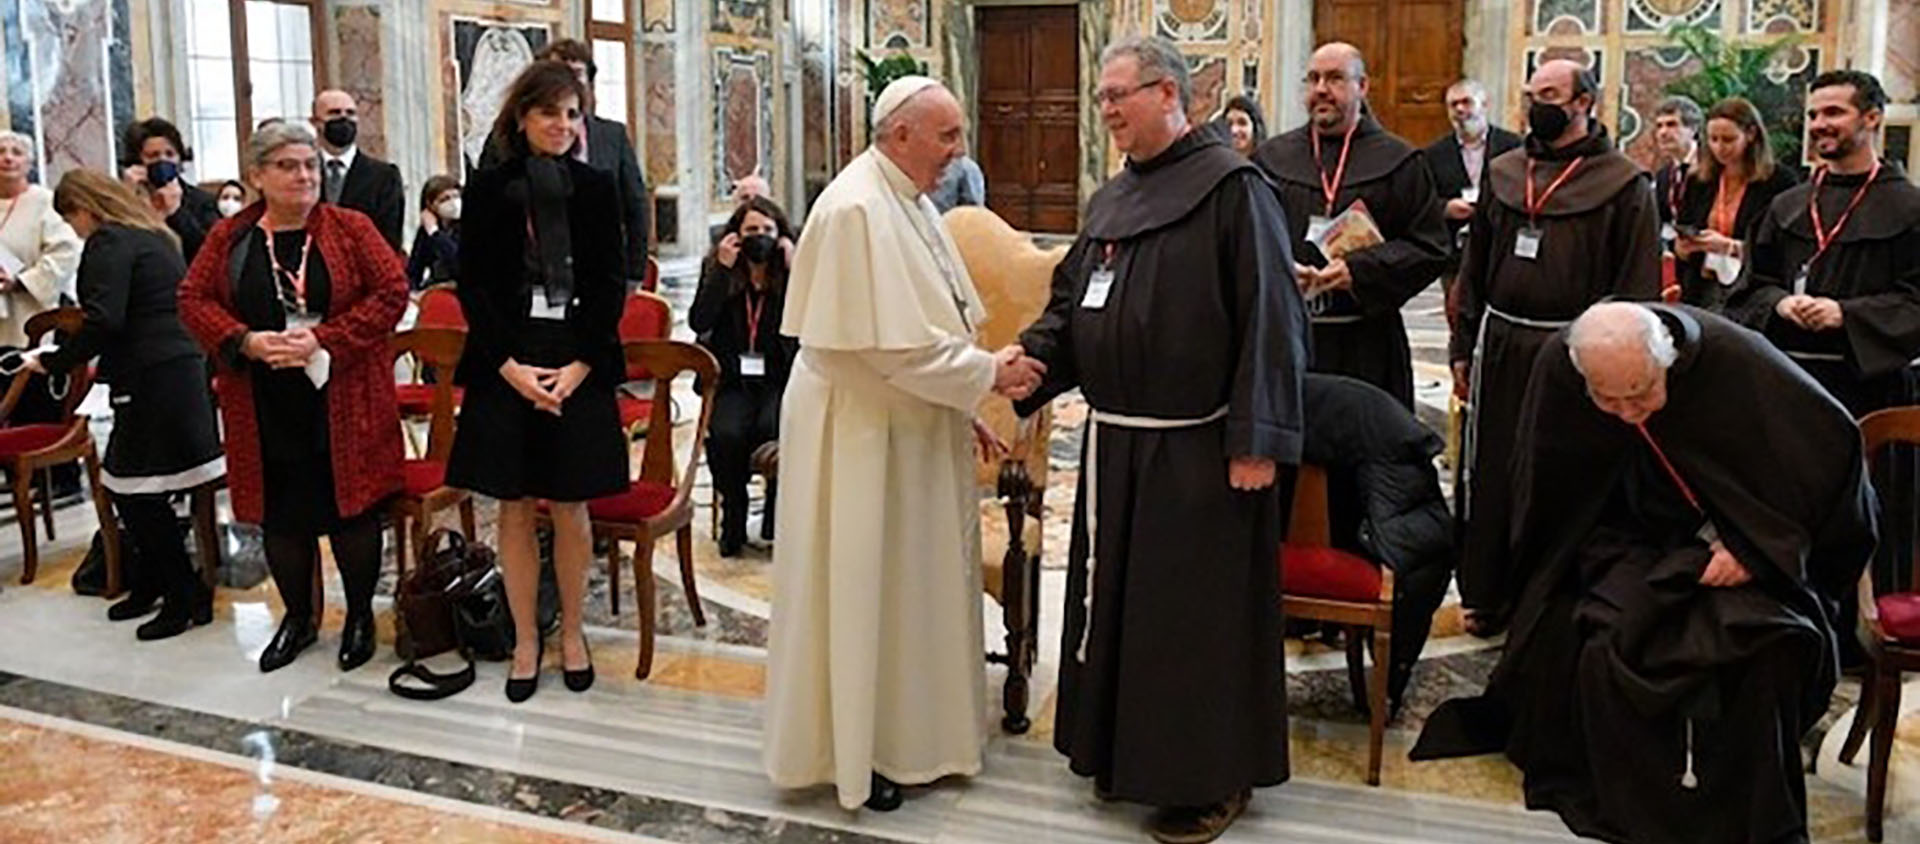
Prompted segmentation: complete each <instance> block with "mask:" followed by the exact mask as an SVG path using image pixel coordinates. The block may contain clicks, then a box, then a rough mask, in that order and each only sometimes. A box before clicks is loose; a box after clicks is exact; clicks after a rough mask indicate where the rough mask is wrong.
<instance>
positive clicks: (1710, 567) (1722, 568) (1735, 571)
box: [1700, 539, 1753, 588]
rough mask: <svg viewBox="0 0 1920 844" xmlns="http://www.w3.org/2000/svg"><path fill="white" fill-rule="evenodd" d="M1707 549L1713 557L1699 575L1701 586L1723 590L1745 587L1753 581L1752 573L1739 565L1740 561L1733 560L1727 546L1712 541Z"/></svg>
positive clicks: (1717, 541)
mask: <svg viewBox="0 0 1920 844" xmlns="http://www.w3.org/2000/svg"><path fill="white" fill-rule="evenodd" d="M1707 547H1708V550H1710V551H1712V552H1713V556H1712V558H1710V559H1708V560H1707V569H1706V571H1703V572H1701V573H1700V585H1701V586H1718V587H1723V588H1724V587H1729V586H1745V585H1746V584H1747V582H1748V581H1750V580H1753V573H1752V572H1749V571H1747V567H1746V566H1743V565H1741V564H1740V561H1739V560H1738V559H1735V558H1734V556H1733V552H1732V551H1728V550H1727V546H1725V545H1723V544H1721V543H1720V541H1719V540H1717V539H1716V540H1714V542H1713V544H1712V545H1709V546H1707Z"/></svg>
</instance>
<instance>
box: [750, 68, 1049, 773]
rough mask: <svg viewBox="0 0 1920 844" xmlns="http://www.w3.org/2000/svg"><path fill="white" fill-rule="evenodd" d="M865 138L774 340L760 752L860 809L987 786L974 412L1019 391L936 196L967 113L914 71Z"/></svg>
mask: <svg viewBox="0 0 1920 844" xmlns="http://www.w3.org/2000/svg"><path fill="white" fill-rule="evenodd" d="M873 119H874V127H873V138H874V142H873V146H872V147H870V148H868V149H867V151H866V152H864V153H862V154H861V155H859V156H858V157H856V158H855V159H854V160H853V161H852V162H851V163H849V164H848V165H847V167H846V169H845V170H842V171H841V173H840V175H839V176H837V177H835V178H834V180H833V183H832V184H830V185H828V186H827V189H826V190H825V191H824V192H822V193H821V194H820V198H819V199H818V200H816V201H815V203H814V206H813V211H812V214H811V216H810V217H809V218H808V220H807V229H806V232H805V233H804V234H802V235H801V237H800V244H799V248H798V251H797V253H796V254H795V256H794V265H793V271H792V273H791V274H790V275H789V285H790V286H789V288H788V292H787V301H786V310H785V312H784V314H783V320H782V324H781V329H780V333H782V334H785V335H787V336H790V337H797V338H799V340H800V354H799V356H798V357H797V358H796V359H795V361H794V363H793V369H792V374H791V376H790V377H789V379H788V382H787V391H786V393H785V395H784V398H783V401H782V404H781V410H780V487H781V489H780V492H781V498H780V506H779V508H778V509H777V510H776V511H775V516H774V518H775V522H776V524H777V526H778V530H779V535H780V541H779V543H778V544H776V545H775V546H774V550H773V596H774V597H773V608H772V619H771V629H770V632H769V636H768V647H767V650H768V653H767V698H766V724H767V726H766V746H765V748H764V761H765V765H766V770H767V773H768V775H769V776H770V777H771V778H772V780H773V782H774V783H775V784H776V785H780V786H783V787H787V788H800V787H805V786H810V785H816V784H820V783H832V784H833V785H834V786H835V788H836V790H837V792H838V796H839V800H840V804H841V805H842V806H844V807H846V808H849V809H852V808H855V807H858V806H860V805H862V804H863V803H864V804H865V805H866V806H867V807H868V808H871V809H876V810H881V811H887V810H891V809H895V808H898V807H899V806H900V802H901V794H900V789H899V786H900V785H901V784H921V783H929V782H932V781H934V780H936V779H939V778H941V777H943V776H947V775H952V774H959V775H971V774H974V773H978V772H979V770H980V764H981V751H982V749H983V747H984V746H985V744H986V740H987V735H988V729H989V720H988V716H987V711H986V704H987V692H986V685H985V684H986V665H985V663H984V659H985V657H984V650H983V648H982V644H983V641H984V640H983V638H982V637H983V634H982V632H981V618H980V600H981V597H980V596H981V589H980V521H979V519H980V510H979V496H978V494H977V493H976V491H975V489H974V474H973V472H974V457H973V454H972V452H971V448H972V446H973V443H974V442H975V437H976V436H979V434H978V433H977V432H979V431H983V430H984V429H983V428H981V427H980V426H978V425H977V424H975V422H974V421H973V410H974V408H975V407H976V406H977V405H978V404H979V403H980V400H981V399H982V398H984V397H985V396H986V395H987V392H988V391H989V390H992V389H1000V390H1003V391H1004V390H1007V389H1010V388H1012V387H1013V386H1016V385H1029V386H1030V385H1031V384H1032V383H1034V382H1036V381H1037V380H1038V373H1039V371H1040V370H1041V368H1042V367H1040V366H1039V364H1037V363H1035V362H1033V361H1031V360H1027V359H1020V358H1019V356H1018V349H1017V348H1015V349H1009V350H1005V351H1003V352H1002V353H1000V354H998V355H996V354H993V353H990V352H986V351H982V350H981V349H979V348H977V347H976V346H975V345H974V329H975V328H976V327H977V326H979V325H980V321H981V320H982V319H983V318H984V317H985V310H984V309H983V308H982V306H981V304H980V297H979V295H978V294H977V293H976V292H975V290H974V287H973V281H972V279H971V278H969V277H968V275H967V269H966V265H965V264H963V263H962V262H961V260H960V253H959V250H958V249H956V248H955V247H954V244H953V239H952V238H951V237H950V236H949V235H948V234H947V229H946V225H945V224H944V223H943V222H942V221H941V219H940V216H939V214H938V213H937V212H936V211H935V210H934V208H933V203H932V202H931V201H929V200H928V199H927V196H926V194H927V192H928V191H930V190H932V189H933V187H934V185H935V184H937V183H938V182H939V180H940V174H941V173H943V172H944V171H945V170H946V167H947V164H948V163H949V162H950V161H952V160H953V158H954V156H956V155H958V154H959V151H960V149H961V138H962V136H963V132H964V129H965V127H964V125H963V124H962V122H961V115H960V105H959V103H957V102H956V101H955V100H954V98H953V94H952V93H950V92H948V91H947V89H946V88H944V87H941V86H940V84H939V83H937V82H935V81H933V80H932V79H928V78H926V77H923V76H909V77H906V78H903V79H900V80H897V81H895V82H894V83H893V84H891V85H889V86H887V89H886V90H885V91H883V92H881V95H880V97H879V99H878V100H876V101H875V103H874V109H873Z"/></svg>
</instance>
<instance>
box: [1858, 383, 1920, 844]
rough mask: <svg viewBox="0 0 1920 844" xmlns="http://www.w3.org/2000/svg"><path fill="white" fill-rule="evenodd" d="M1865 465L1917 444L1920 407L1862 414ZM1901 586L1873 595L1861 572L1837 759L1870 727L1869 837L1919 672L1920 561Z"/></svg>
mask: <svg viewBox="0 0 1920 844" xmlns="http://www.w3.org/2000/svg"><path fill="white" fill-rule="evenodd" d="M1860 434H1861V436H1862V437H1863V438H1864V439H1865V440H1866V456H1867V463H1868V465H1872V464H1873V462H1874V460H1875V459H1876V458H1878V457H1879V456H1880V453H1881V452H1883V451H1885V450H1886V448H1887V446H1889V445H1893V444H1895V443H1905V444H1909V445H1920V407H1895V408H1889V409H1887V410H1880V411H1875V412H1873V413H1869V414H1867V415H1866V416H1865V417H1863V418H1861V420H1860ZM1912 577H1913V579H1912V581H1911V582H1909V583H1908V584H1907V588H1906V590H1905V591H1903V592H1894V593H1891V594H1886V595H1878V596H1876V595H1874V592H1873V567H1872V566H1871V565H1869V566H1868V567H1867V570H1866V571H1865V572H1863V573H1862V574H1861V575H1860V626H1859V628H1858V629H1859V631H1860V644H1861V645H1862V646H1864V647H1865V648H1866V651H1867V676H1866V677H1865V678H1864V680H1863V681H1862V682H1861V684H1860V709H1859V711H1858V712H1855V713H1854V715H1853V727H1852V729H1849V730H1848V731H1847V740H1846V743H1845V744H1843V745H1841V747H1840V763H1841V764H1843V765H1851V764H1853V759H1854V756H1855V755H1857V754H1859V752H1860V742H1861V740H1862V739H1865V738H1866V736H1867V730H1868V729H1869V728H1871V729H1872V731H1873V747H1872V749H1871V751H1869V755H1868V757H1867V840H1868V841H1875V842H1877V841H1880V840H1881V838H1882V837H1883V827H1884V825H1885V824H1884V820H1885V817H1886V812H1887V765H1888V764H1889V762H1890V761H1891V757H1892V755H1893V731H1894V728H1895V727H1896V726H1898V724H1899V721H1900V681H1901V679H1902V677H1901V675H1902V674H1904V673H1906V672H1908V671H1914V672H1920V567H1915V568H1914V570H1913V575H1912Z"/></svg>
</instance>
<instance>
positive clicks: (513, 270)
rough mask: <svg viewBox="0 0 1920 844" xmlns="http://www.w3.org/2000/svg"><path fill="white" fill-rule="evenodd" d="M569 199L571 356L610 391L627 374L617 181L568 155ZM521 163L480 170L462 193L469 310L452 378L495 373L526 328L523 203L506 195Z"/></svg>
mask: <svg viewBox="0 0 1920 844" xmlns="http://www.w3.org/2000/svg"><path fill="white" fill-rule="evenodd" d="M565 161H566V164H567V174H568V176H569V177H570V178H571V179H572V181H573V196H572V197H570V198H569V199H568V201H567V223H568V226H569V228H570V230H571V235H570V236H571V239H572V240H573V292H574V300H573V302H572V303H571V304H570V305H569V307H568V308H567V323H568V328H569V329H570V331H571V333H572V334H573V337H574V342H575V348H574V351H575V359H576V360H580V361H583V362H585V363H586V364H587V365H589V366H591V367H593V372H592V374H591V375H589V376H588V377H587V383H588V384H589V385H594V386H595V387H596V389H609V390H611V389H613V388H614V387H617V386H619V384H620V383H621V382H623V381H625V380H626V355H625V353H624V352H622V351H621V349H620V313H621V308H622V306H623V305H624V304H625V301H626V293H627V285H626V281H625V280H624V279H623V278H622V277H621V274H620V270H621V267H620V215H619V212H618V210H617V203H618V202H619V198H618V192H617V191H616V190H615V189H614V186H613V177H612V176H609V175H607V174H606V173H604V172H602V171H600V170H598V169H595V168H593V167H589V166H587V165H585V164H582V163H580V162H579V161H577V160H575V159H573V158H571V157H569V158H567V159H565ZM526 171H527V165H526V161H525V159H521V158H514V159H511V160H508V161H506V162H504V163H502V164H500V165H499V166H497V167H493V168H491V169H487V170H480V171H478V172H476V173H474V174H473V178H471V179H469V180H468V181H467V186H466V187H465V188H464V189H463V190H462V191H461V192H460V196H461V199H462V203H463V205H464V207H465V211H464V212H463V213H462V214H461V215H460V266H461V277H460V283H459V284H458V285H456V286H455V288H454V289H455V290H456V291H457V292H458V293H459V295H460V307H461V308H462V309H463V310H464V311H465V312H466V316H467V347H466V351H465V352H464V353H463V354H462V355H461V357H460V368H459V369H458V370H457V371H456V372H455V373H454V381H455V382H456V383H460V384H470V383H473V382H474V379H476V378H483V377H495V378H497V377H499V375H498V373H497V371H498V370H499V369H500V365H501V364H503V363H505V362H506V361H507V358H509V357H512V354H513V348H514V338H515V337H516V336H518V335H519V334H520V333H521V331H523V330H524V328H525V325H526V322H527V319H528V317H527V310H528V306H529V304H530V303H531V302H532V301H533V300H532V297H533V287H532V285H530V284H529V283H528V278H527V270H526V255H525V253H526V250H527V207H526V205H525V203H523V202H521V201H520V200H518V199H515V198H514V197H512V196H509V195H508V193H507V186H508V185H509V184H510V183H512V182H513V181H514V180H516V179H522V178H525V175H526Z"/></svg>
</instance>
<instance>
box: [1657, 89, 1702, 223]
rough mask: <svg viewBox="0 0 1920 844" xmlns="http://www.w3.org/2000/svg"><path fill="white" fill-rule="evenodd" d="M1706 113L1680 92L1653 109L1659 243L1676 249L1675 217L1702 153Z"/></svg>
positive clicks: (1678, 214)
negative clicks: (1658, 152) (1658, 162)
mask: <svg viewBox="0 0 1920 844" xmlns="http://www.w3.org/2000/svg"><path fill="white" fill-rule="evenodd" d="M1705 123H1706V114H1705V113H1704V112H1702V111H1701V110H1700V104H1699V103H1696V102H1694V101H1693V100H1690V99H1688V98H1686V97H1682V96H1679V95H1675V96H1671V97H1668V98H1666V99H1664V100H1661V101H1660V105H1659V106H1658V107H1657V108H1655V109H1654V110H1653V143H1654V146H1655V147H1656V148H1658V149H1659V150H1660V164H1659V165H1658V168H1657V169H1655V170H1654V171H1653V194H1654V197H1655V198H1657V199H1659V200H1660V203H1659V204H1660V243H1661V244H1662V245H1663V246H1665V247H1666V248H1667V251H1669V252H1671V251H1673V241H1674V235H1675V232H1674V229H1673V224H1674V218H1676V217H1678V216H1680V206H1681V204H1682V200H1684V199H1685V198H1686V195H1687V175H1688V174H1690V173H1692V172H1693V165H1694V163H1695V162H1696V161H1697V160H1698V159H1699V157H1700V127H1701V126H1702V125H1703V124H1705Z"/></svg>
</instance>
